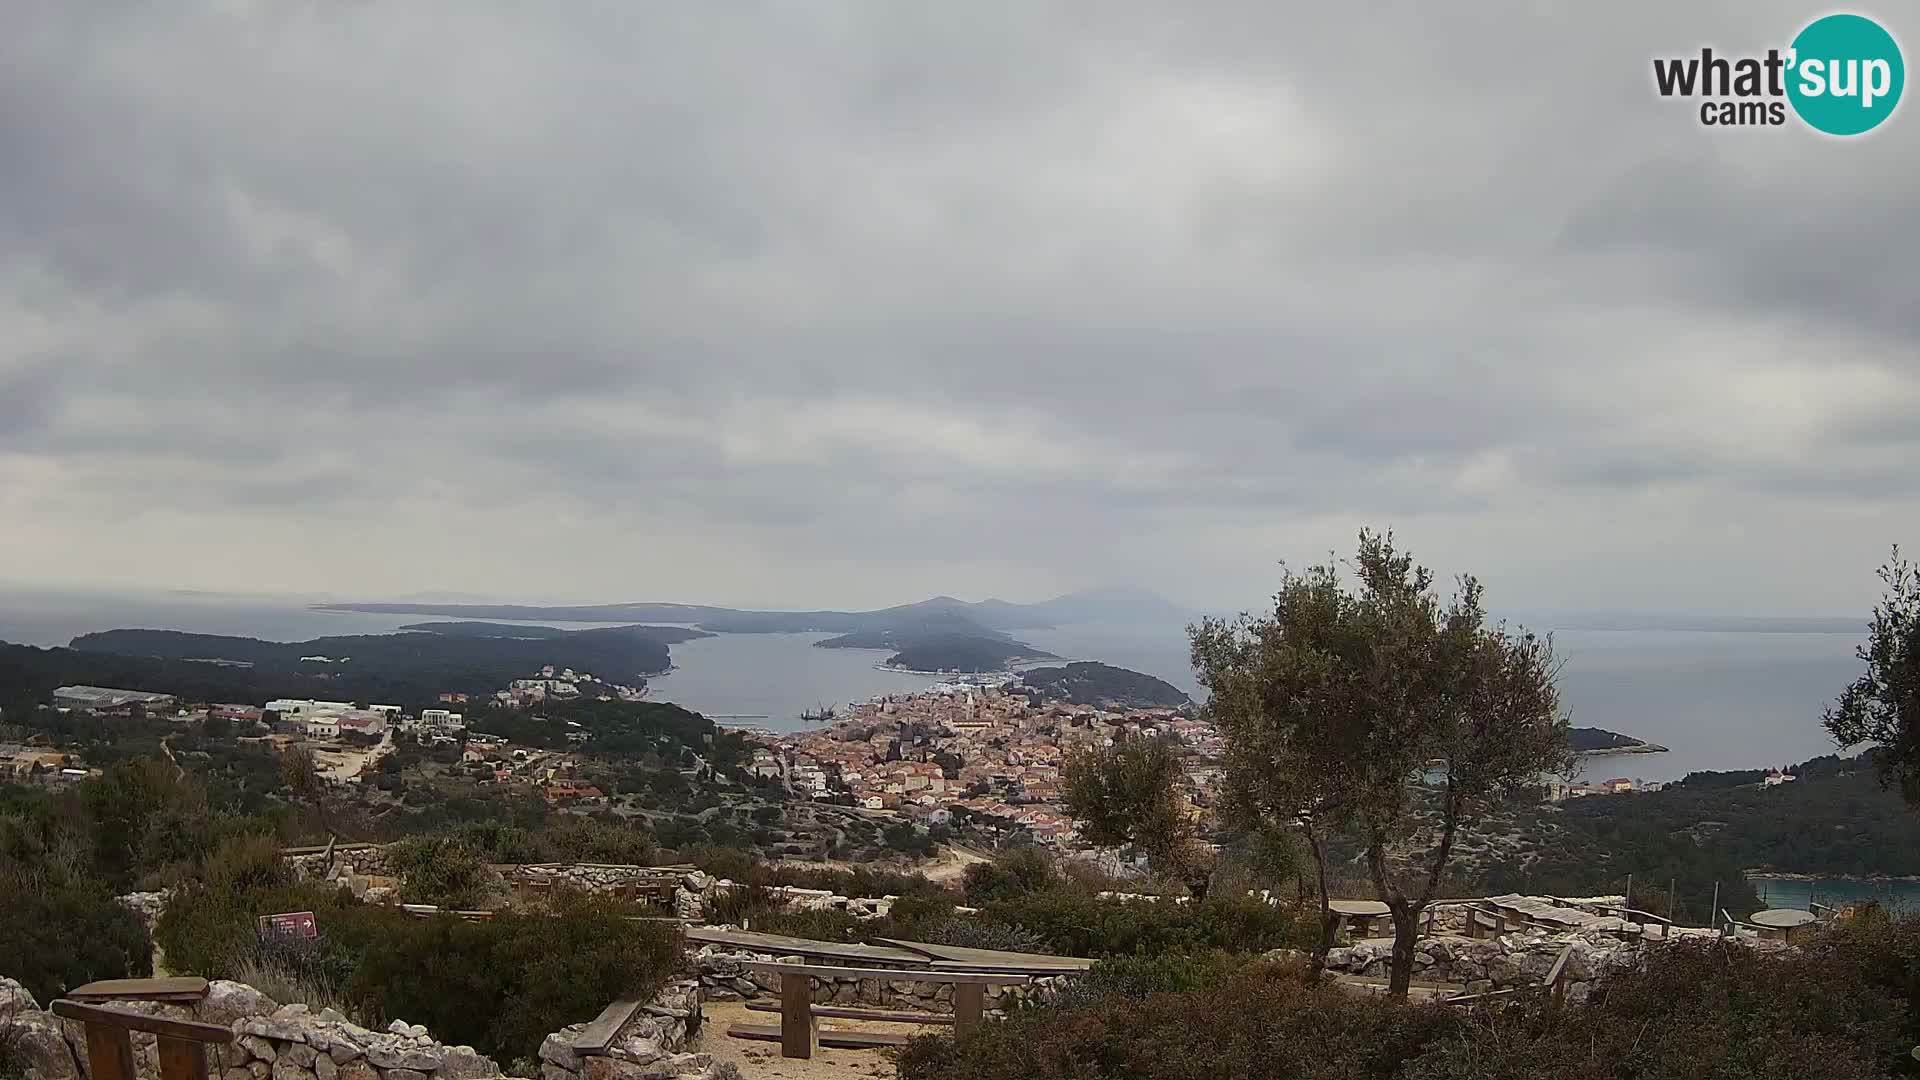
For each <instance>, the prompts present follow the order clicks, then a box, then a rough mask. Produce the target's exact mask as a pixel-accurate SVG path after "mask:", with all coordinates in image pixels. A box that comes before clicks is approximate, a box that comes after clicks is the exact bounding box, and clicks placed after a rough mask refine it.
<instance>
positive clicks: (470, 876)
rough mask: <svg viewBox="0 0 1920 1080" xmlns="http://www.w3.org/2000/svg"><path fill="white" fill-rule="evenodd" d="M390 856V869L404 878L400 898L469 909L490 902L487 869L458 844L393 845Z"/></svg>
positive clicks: (437, 840)
mask: <svg viewBox="0 0 1920 1080" xmlns="http://www.w3.org/2000/svg"><path fill="white" fill-rule="evenodd" d="M386 854H387V866H388V867H389V868H391V869H392V870H393V872H394V873H395V874H396V875H397V876H398V877H399V878H400V895H402V896H404V897H405V898H406V899H408V900H409V901H412V902H413V903H416V904H433V905H435V906H437V907H443V908H451V909H469V908H476V907H479V906H480V905H481V904H482V903H483V902H485V900H486V899H487V895H488V892H489V888H488V870H487V865H486V863H484V862H482V861H481V859H480V856H479V855H478V854H476V853H475V852H474V851H473V849H471V848H469V847H467V846H466V845H465V844H463V843H461V842H460V841H458V840H455V839H452V838H450V837H441V836H421V837H415V838H413V839H411V840H402V841H400V842H399V843H397V844H389V845H388V846H387V851H386Z"/></svg>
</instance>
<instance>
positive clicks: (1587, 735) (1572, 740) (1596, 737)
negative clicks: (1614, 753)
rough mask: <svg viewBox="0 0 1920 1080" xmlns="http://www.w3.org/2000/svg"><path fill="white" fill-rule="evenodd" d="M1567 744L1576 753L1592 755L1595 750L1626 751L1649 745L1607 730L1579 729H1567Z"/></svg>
mask: <svg viewBox="0 0 1920 1080" xmlns="http://www.w3.org/2000/svg"><path fill="white" fill-rule="evenodd" d="M1567 744H1568V745H1569V746H1571V747H1573V749H1574V752H1575V753H1583V754H1584V753H1591V752H1592V751H1595V750H1625V749H1629V748H1631V747H1635V746H1645V745H1647V744H1646V743H1645V742H1644V741H1642V740H1640V739H1636V738H1634V737H1633V736H1631V735H1622V734H1620V733H1619V732H1617V731H1608V730H1606V729H1605V728H1597V727H1577V728H1569V729H1567Z"/></svg>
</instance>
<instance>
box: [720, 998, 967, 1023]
mask: <svg viewBox="0 0 1920 1080" xmlns="http://www.w3.org/2000/svg"><path fill="white" fill-rule="evenodd" d="M747 1009H748V1010H749V1011H751V1012H770V1013H777V1012H779V1011H780V1006H778V1005H776V1004H774V1003H773V1002H771V1001H749V1002H747ZM813 1015H815V1016H824V1017H828V1018H830V1019H834V1020H871V1021H874V1022H876V1023H882V1024H949V1025H950V1024H952V1023H953V1017H952V1016H951V1015H949V1014H947V1013H915V1012H896V1011H894V1010H892V1009H856V1008H852V1007H851V1006H847V1005H815V1006H814V1007H813Z"/></svg>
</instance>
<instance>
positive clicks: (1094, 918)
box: [983, 885, 1312, 956]
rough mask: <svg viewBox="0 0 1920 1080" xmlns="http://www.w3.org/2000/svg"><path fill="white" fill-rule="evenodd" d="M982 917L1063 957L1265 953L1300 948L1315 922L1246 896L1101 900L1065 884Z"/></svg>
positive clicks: (999, 905) (999, 904)
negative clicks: (1020, 932)
mask: <svg viewBox="0 0 1920 1080" xmlns="http://www.w3.org/2000/svg"><path fill="white" fill-rule="evenodd" d="M983 914H984V915H985V916H986V917H987V918H989V919H991V920H993V921H995V922H1002V923H1006V924H1009V925H1012V926H1017V927H1021V928H1023V929H1025V930H1026V931H1028V932H1030V933H1031V934H1033V935H1034V936H1036V937H1037V938H1038V939H1039V940H1040V941H1041V942H1043V943H1044V944H1045V945H1046V947H1047V948H1048V949H1049V950H1050V951H1052V952H1056V953H1059V954H1061V955H1063V956H1126V955H1131V954H1134V953H1148V954H1155V953H1167V952H1183V953H1190V952H1201V951H1205V950H1209V949H1223V950H1226V951H1229V952H1266V951H1268V950H1270V949H1278V948H1287V947H1297V946H1300V945H1302V944H1304V943H1305V936H1306V935H1307V934H1308V933H1309V932H1310V930H1311V927H1310V925H1309V924H1310V923H1311V922H1312V920H1311V919H1305V918H1301V917H1300V916H1299V914H1298V913H1297V912H1295V911H1294V909H1293V908H1291V907H1283V906H1279V905H1274V904H1269V903H1266V902H1264V901H1261V900H1258V899H1255V898H1253V897H1249V896H1212V897H1208V898H1207V899H1205V900H1203V901H1199V902H1197V903H1175V902H1173V901H1172V900H1119V899H1105V900H1103V899H1100V898H1099V897H1097V896H1094V895H1092V894H1090V893H1086V892H1082V891H1080V890H1078V889H1075V888H1073V887H1071V886H1064V885H1057V886H1053V887H1051V888H1048V889H1044V890H1041V891H1038V892H1028V893H1023V894H1019V895H1016V896H1013V897H1011V898H1007V899H1002V900H996V901H993V902H991V903H989V904H988V905H986V907H985V908H984V909H983Z"/></svg>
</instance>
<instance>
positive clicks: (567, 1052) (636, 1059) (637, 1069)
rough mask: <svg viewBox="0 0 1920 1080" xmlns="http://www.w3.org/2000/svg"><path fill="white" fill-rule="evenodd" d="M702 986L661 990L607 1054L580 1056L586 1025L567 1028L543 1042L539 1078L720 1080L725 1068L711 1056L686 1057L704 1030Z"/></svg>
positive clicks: (686, 982) (619, 1034) (688, 983)
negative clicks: (575, 1043)
mask: <svg viewBox="0 0 1920 1080" xmlns="http://www.w3.org/2000/svg"><path fill="white" fill-rule="evenodd" d="M700 997H701V995H700V983H699V982H698V981H697V980H693V979H688V980H684V981H682V982H678V983H674V984H672V985H670V986H668V987H667V988H666V989H664V990H662V991H661V992H660V993H659V994H658V995H657V996H655V997H654V999H653V1001H652V1002H650V1003H648V1004H647V1005H645V1006H642V1007H641V1009H640V1011H639V1012H637V1013H635V1014H634V1015H633V1018H632V1019H630V1020H628V1021H627V1022H626V1023H625V1024H623V1025H621V1027H620V1030H619V1031H618V1032H616V1033H615V1034H614V1037H613V1040H612V1042H610V1043H609V1044H608V1045H607V1052H606V1053H605V1054H594V1055H582V1054H579V1053H577V1052H575V1051H574V1049H573V1041H574V1039H575V1038H576V1037H577V1036H579V1034H580V1033H581V1032H582V1031H584V1030H585V1029H586V1027H587V1025H586V1024H569V1025H568V1026H566V1027H563V1028H561V1029H560V1030H559V1031H556V1032H554V1033H553V1034H551V1035H549V1036H547V1037H546V1040H545V1041H543V1042H542V1043H541V1044H540V1077H541V1080H666V1078H668V1077H687V1078H697V1080H720V1078H721V1077H722V1076H724V1075H726V1069H725V1066H717V1065H715V1064H714V1062H713V1058H712V1056H711V1055H708V1054H703V1053H687V1052H686V1049H687V1047H688V1046H689V1045H691V1043H692V1041H693V1040H694V1038H695V1037H696V1036H697V1035H698V1034H699V1031H700Z"/></svg>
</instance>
